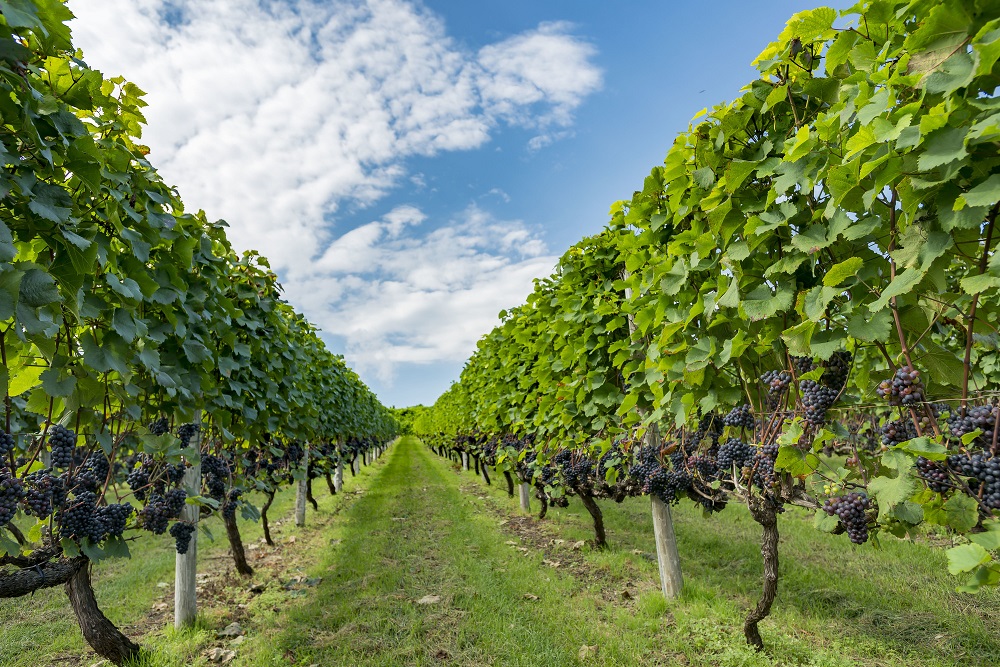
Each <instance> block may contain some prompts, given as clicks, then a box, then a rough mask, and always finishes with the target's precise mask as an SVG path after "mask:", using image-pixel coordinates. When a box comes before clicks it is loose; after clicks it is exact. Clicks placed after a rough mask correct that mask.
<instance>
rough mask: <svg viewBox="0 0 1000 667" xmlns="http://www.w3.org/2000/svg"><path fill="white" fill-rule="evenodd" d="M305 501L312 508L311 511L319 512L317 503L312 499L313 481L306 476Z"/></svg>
mask: <svg viewBox="0 0 1000 667" xmlns="http://www.w3.org/2000/svg"><path fill="white" fill-rule="evenodd" d="M306 500H308V501H309V504H310V505H312V506H313V509H314V510H316V511H319V503H317V502H316V499H315V498H313V480H312V477H309V476H308V475H307V476H306Z"/></svg>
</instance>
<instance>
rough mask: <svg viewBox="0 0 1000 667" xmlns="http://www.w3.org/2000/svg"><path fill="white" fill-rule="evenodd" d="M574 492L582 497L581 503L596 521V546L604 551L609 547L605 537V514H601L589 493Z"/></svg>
mask: <svg viewBox="0 0 1000 667" xmlns="http://www.w3.org/2000/svg"><path fill="white" fill-rule="evenodd" d="M574 491H576V495H578V496H580V502H581V503H583V506H584V507H586V508H587V511H588V512H590V516H591V517H592V518H593V519H594V546H595V547H597V548H598V549H603V548H604V547H606V546H608V542H607V539H606V538H605V535H604V513H603V512H601V508H600V507H599V506H598V505H597V501H596V500H594V496H592V495H591V494H590V493H589V492H587V491H581V490H580V489H574Z"/></svg>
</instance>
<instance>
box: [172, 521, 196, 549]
mask: <svg viewBox="0 0 1000 667" xmlns="http://www.w3.org/2000/svg"><path fill="white" fill-rule="evenodd" d="M195 530H197V528H196V527H195V525H194V524H193V523H188V522H187V521H178V522H177V523H175V524H174V525H172V526H170V536H171V537H173V538H174V548H175V549H177V553H179V554H186V553H187V552H188V547H190V546H191V536H192V535H194V531H195Z"/></svg>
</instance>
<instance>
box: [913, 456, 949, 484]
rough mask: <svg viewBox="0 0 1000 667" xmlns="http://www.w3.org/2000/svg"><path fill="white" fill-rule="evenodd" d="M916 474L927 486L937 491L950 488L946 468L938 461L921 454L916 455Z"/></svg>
mask: <svg viewBox="0 0 1000 667" xmlns="http://www.w3.org/2000/svg"><path fill="white" fill-rule="evenodd" d="M917 475H918V476H919V477H920V479H922V480H924V482H926V483H927V488H928V489H930V490H931V491H935V492H937V493H944V492H945V491H947V490H948V489H950V488H952V485H951V482H950V480H949V479H948V470H947V469H946V468H945V467H944V466H942V465H941V464H940V463H937V462H935V461H931V460H930V459H927V458H925V457H923V456H918V457H917Z"/></svg>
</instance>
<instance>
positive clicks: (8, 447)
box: [0, 431, 17, 456]
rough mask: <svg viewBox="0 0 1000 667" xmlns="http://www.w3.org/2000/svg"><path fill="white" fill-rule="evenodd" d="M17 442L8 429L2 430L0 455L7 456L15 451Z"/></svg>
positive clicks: (0, 433) (0, 432) (0, 434)
mask: <svg viewBox="0 0 1000 667" xmlns="http://www.w3.org/2000/svg"><path fill="white" fill-rule="evenodd" d="M16 444H17V443H16V442H14V436H12V435H11V434H10V433H7V431H0V456H7V455H8V454H10V453H11V452H12V451H14V447H15V446H16Z"/></svg>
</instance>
